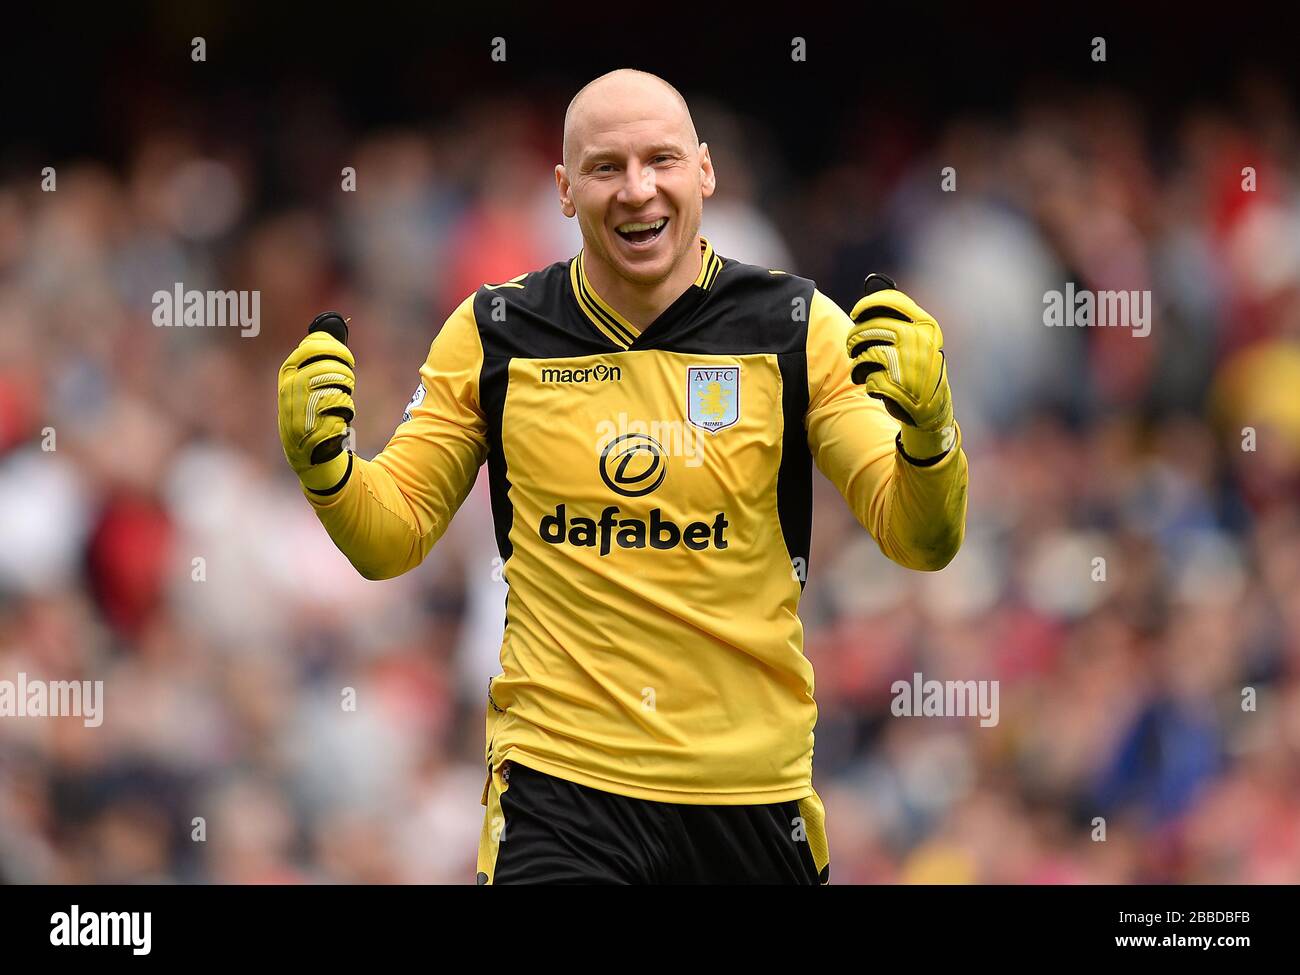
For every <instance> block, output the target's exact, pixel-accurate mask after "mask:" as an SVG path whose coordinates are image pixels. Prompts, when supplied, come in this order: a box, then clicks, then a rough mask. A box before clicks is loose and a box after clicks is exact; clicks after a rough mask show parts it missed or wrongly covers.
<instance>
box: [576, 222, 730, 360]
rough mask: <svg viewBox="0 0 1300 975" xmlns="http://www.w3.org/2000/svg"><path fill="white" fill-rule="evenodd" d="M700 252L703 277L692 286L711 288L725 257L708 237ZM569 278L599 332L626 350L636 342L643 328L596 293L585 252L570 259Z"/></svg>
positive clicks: (581, 306)
mask: <svg viewBox="0 0 1300 975" xmlns="http://www.w3.org/2000/svg"><path fill="white" fill-rule="evenodd" d="M700 253H701V255H702V256H703V258H704V259H703V260H702V261H701V262H700V273H699V276H698V277H696V279H695V283H694V284H692V285H691V287H692V288H699V289H700V290H701V291H708V290H709V289H710V288H712V287H713V282H714V281H716V280H717V277H718V272H719V271H721V270H722V258H720V257H719V256H718V255H717V254H715V253H714V252H713V245H712V244H710V243H709V241H708V238H707V237H700ZM569 281H570V282H571V283H572V285H573V297H574V299H575V300H576V301H577V302H578V308H579V309H581V311H582V313H583V314H584V315H586V316H587V319H588V320H589V321H590V322H591V324H592V325H594V326H595V328H596V330H597V331H598V332H600V333H601V334H602V335H603V336H605V338H607V339H609V340H610V341H611V342H613V343H614V344H615V345H616V346H618V347H619V348H620V349H626V348H628V347H629V346H630V345H631V344H632V343H633V342H635V341H636V338H637V336H638V335H639V334H640V330H639V329H637V327H636V326H635V325H633V324H632V323H631V322H629V321H628V320H627V319H626V318H624V317H623V316H622V315H620V314H619V313H618V312H616V311H615V310H614V309H613V308H611V307H610V306H609V304H607V303H606V301H605V299H603V298H602V297H601V296H600V295H598V294H596V289H595V288H593V287H592V286H591V282H590V281H588V280H587V272H586V271H585V270H583V267H582V251H579V252H578V256H577V257H575V258H574V259H573V260H572V261H570V262H569Z"/></svg>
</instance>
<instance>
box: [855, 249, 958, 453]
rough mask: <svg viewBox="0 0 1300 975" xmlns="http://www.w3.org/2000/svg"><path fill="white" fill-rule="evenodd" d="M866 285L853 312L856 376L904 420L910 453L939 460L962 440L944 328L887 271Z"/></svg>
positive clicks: (905, 448)
mask: <svg viewBox="0 0 1300 975" xmlns="http://www.w3.org/2000/svg"><path fill="white" fill-rule="evenodd" d="M863 290H864V294H863V296H862V298H861V300H859V301H858V303H857V304H856V305H854V306H853V312H852V314H851V315H850V316H849V317H850V318H852V319H853V327H852V328H850V329H849V336H848V342H847V348H848V352H849V358H850V359H852V360H853V373H852V378H853V381H854V382H855V383H857V384H859V385H862V386H865V387H866V391H867V395H868V396H874V397H875V398H876V399H878V400H882V401H883V402H884V404H885V409H887V410H888V411H889V413H890V415H891V416H892V417H893V418H894V419H896V420H898V421H899V423H901V424H902V425H903V429H902V431H901V432H900V434H899V443H900V446H901V448H902V451H903V456H904V457H906V458H907V459H908V460H911V461H923V462H924V461H929V462H931V463H934V462H937V461H938V460H939V459H940V458H941V457H942V456H943V455H944V454H946V453H947V452H948V451H949V450H951V449H952V445H953V443H954V442H955V440H956V426H955V423H954V420H953V415H952V392H951V391H950V390H949V389H948V368H947V362H946V360H945V357H944V354H943V332H942V330H941V329H940V328H939V323H938V322H936V321H935V320H934V319H933V318H932V317H931V316H930V314H929V313H928V312H927V311H926V310H925V309H924V308H922V307H921V306H920V305H918V304H917V303H916V302H914V301H913V300H912V299H911V298H909V297H908V296H907V295H905V294H903V292H901V291H899V290H898V289H897V286H896V285H895V284H894V282H893V281H891V280H890V279H889V278H887V277H885V276H884V275H883V274H872V275H869V276H868V277H867V280H866V282H865V283H864V285H863Z"/></svg>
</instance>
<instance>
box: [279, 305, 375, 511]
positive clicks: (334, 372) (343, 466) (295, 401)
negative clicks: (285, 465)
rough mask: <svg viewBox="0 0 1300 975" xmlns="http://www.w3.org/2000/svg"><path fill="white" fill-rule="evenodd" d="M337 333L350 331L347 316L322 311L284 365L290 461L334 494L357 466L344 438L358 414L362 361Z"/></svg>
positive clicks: (283, 419) (283, 434) (284, 430)
mask: <svg viewBox="0 0 1300 975" xmlns="http://www.w3.org/2000/svg"><path fill="white" fill-rule="evenodd" d="M334 319H337V321H334ZM331 332H333V333H334V334H331ZM336 335H340V336H343V337H346V335H347V326H346V324H345V323H344V321H343V319H342V317H341V316H340V315H338V313H337V312H327V313H325V314H324V315H320V316H318V317H317V319H316V321H314V322H313V323H312V331H310V332H308V334H307V337H306V338H305V339H303V340H302V341H301V342H299V343H298V347H297V348H296V349H294V350H293V352H291V353H289V358H287V359H285V360H284V365H282V366H280V443H281V444H283V446H284V456H285V458H286V459H287V460H288V461H289V466H290V467H292V468H293V469H294V471H295V472H296V473H297V474H298V479H299V480H300V481H302V484H303V486H304V487H306V488H307V489H308V490H309V491H311V492H313V493H315V494H332V493H333V492H334V491H336V490H338V489H339V488H341V487H342V486H343V485H344V483H346V481H347V478H348V475H349V474H350V473H351V472H352V454H351V452H345V451H344V450H343V441H344V438H345V437H346V436H347V428H348V424H349V423H351V422H352V418H353V417H354V416H355V415H356V408H355V406H354V405H353V402H352V393H353V391H354V390H355V388H356V377H355V376H354V374H353V371H352V370H353V368H354V367H355V365H356V363H355V361H354V360H353V358H352V353H351V352H350V351H349V350H348V347H347V346H346V345H344V344H343V342H341V341H339V339H338V338H336V337H335V336H336Z"/></svg>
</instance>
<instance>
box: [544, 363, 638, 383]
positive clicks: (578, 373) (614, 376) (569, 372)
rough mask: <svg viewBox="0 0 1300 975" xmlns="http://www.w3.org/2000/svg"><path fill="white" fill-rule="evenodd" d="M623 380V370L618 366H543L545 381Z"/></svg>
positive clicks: (603, 381) (585, 381)
mask: <svg viewBox="0 0 1300 975" xmlns="http://www.w3.org/2000/svg"><path fill="white" fill-rule="evenodd" d="M622 381H623V370H622V369H621V368H619V367H618V366H607V365H605V364H604V363H602V364H600V365H598V366H588V367H586V368H585V369H552V368H550V367H545V366H544V367H543V368H542V382H544V383H590V382H597V383H607V382H608V383H617V382H622Z"/></svg>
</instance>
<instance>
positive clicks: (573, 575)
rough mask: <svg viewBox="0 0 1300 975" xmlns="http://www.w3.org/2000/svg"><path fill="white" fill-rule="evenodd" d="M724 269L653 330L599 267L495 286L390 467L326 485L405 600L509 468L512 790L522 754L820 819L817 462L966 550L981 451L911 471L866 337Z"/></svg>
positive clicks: (905, 533) (864, 506)
mask: <svg viewBox="0 0 1300 975" xmlns="http://www.w3.org/2000/svg"><path fill="white" fill-rule="evenodd" d="M700 247H701V251H702V256H703V261H702V265H701V270H700V274H699V277H698V278H697V279H696V281H695V283H694V284H693V285H692V286H691V287H690V288H688V289H687V291H686V292H685V293H684V294H682V295H681V297H680V298H678V299H677V300H676V301H675V302H674V303H673V304H672V305H671V306H670V307H669V308H668V309H667V310H665V311H664V312H663V314H662V315H660V316H659V318H657V319H656V320H655V321H654V322H653V323H652V324H650V325H649V326H647V327H646V328H645V329H644V330H643V331H639V332H638V330H637V329H636V328H635V327H633V326H632V325H631V324H630V323H629V322H628V321H627V320H626V319H624V318H623V317H622V316H621V315H620V314H619V313H618V312H617V311H615V310H614V309H613V308H612V307H610V306H609V305H608V304H607V303H606V302H605V301H603V300H602V299H601V297H600V296H599V295H598V294H596V293H595V291H594V290H593V289H592V287H591V285H590V283H589V282H588V280H587V277H586V275H585V273H584V271H583V264H582V255H581V254H579V255H578V256H577V257H575V258H573V259H572V260H570V261H563V262H559V263H556V264H553V265H551V266H549V267H547V268H544V269H542V270H539V271H534V272H531V273H529V274H524V275H520V276H519V277H517V278H514V279H513V280H511V281H508V282H506V283H503V284H493V285H484V286H483V287H481V288H479V290H478V291H477V292H476V293H474V294H473V295H470V296H469V297H468V298H466V299H465V300H464V301H463V302H462V303H461V305H460V306H459V307H458V308H457V309H456V310H455V311H454V312H453V313H452V315H451V317H450V318H448V319H447V321H446V323H445V325H444V326H443V328H442V330H441V331H440V332H439V333H438V335H437V337H436V338H435V339H434V340H433V343H432V345H431V346H430V349H429V355H428V358H427V360H426V361H425V363H424V365H423V367H422V368H421V369H420V384H419V387H418V388H417V390H416V393H415V395H414V396H413V397H412V400H411V403H410V405H409V406H408V408H407V412H406V414H405V415H404V417H403V420H402V422H401V423H400V424H399V425H398V426H397V429H396V432H395V433H394V434H393V437H392V439H391V440H390V441H389V443H388V445H387V446H386V447H385V448H384V450H383V451H382V452H381V453H380V454H379V455H378V456H376V457H375V458H374V459H373V460H369V461H366V460H364V459H362V458H359V457H353V458H352V459H351V465H352V466H351V473H350V476H349V477H348V479H347V481H346V482H345V484H344V485H343V487H342V488H341V489H338V490H337V491H335V492H334V493H333V494H329V495H326V496H321V495H316V494H313V493H311V492H309V491H306V490H305V489H304V493H305V494H306V495H307V497H308V498H309V499H310V500H311V503H312V505H313V507H314V508H315V510H316V513H317V515H318V516H319V518H320V520H321V522H322V523H323V524H324V526H325V528H326V529H327V530H328V531H329V533H330V535H331V537H332V538H333V539H334V541H335V543H336V544H337V545H338V547H339V548H340V549H341V550H342V551H343V552H344V554H345V555H347V557H348V558H349V560H351V562H352V564H353V565H354V566H356V568H357V569H358V571H360V572H361V574H362V575H363V576H365V577H366V578H368V579H386V578H390V577H392V576H396V575H399V574H401V573H403V572H406V571H408V570H410V569H412V568H414V567H415V566H417V565H418V564H419V563H420V561H421V560H422V559H423V558H424V556H425V555H426V554H427V553H428V551H429V549H430V548H431V547H432V546H433V544H434V543H435V542H436V541H437V540H438V539H439V538H440V537H441V536H442V534H443V532H444V531H445V530H446V528H447V525H448V522H449V521H450V520H451V518H452V516H453V515H454V514H455V512H456V510H457V509H458V508H459V506H460V505H461V503H462V502H463V501H464V500H465V497H466V495H467V494H468V493H469V490H470V488H471V487H472V485H473V483H474V480H475V478H476V475H477V472H478V469H479V467H480V465H481V464H483V463H484V461H486V462H487V465H488V473H489V480H490V488H491V500H492V514H493V520H494V523H495V533H496V543H497V546H498V547H499V549H500V555H501V558H502V559H503V560H504V576H505V580H506V582H507V584H508V595H507V597H506V606H505V611H506V626H505V635H504V639H503V643H502V646H501V670H502V673H501V674H500V675H499V676H497V677H496V678H494V679H493V680H492V682H491V684H490V686H489V689H488V700H487V702H485V710H486V714H487V760H488V766H489V778H490V774H491V771H492V770H493V769H495V768H499V767H500V764H501V763H502V762H503V761H505V760H507V759H511V758H513V759H516V760H518V761H519V762H521V763H522V764H524V765H528V766H530V767H532V768H535V769H537V770H538V771H541V772H545V773H548V774H551V775H555V776H558V777H560V778H563V779H568V780H571V781H574V782H578V783H580V784H583V785H586V786H590V787H592V788H596V789H602V790H605V791H608V792H614V793H619V794H622V795H627V796H633V797H638V798H643V799H653V800H660V801H667V802H680V803H703V804H730V803H736V804H739V803H772V802H784V801H788V800H792V799H800V798H803V797H806V796H808V795H810V794H812V753H813V726H814V724H815V723H816V719H817V707H816V704H815V703H814V699H813V671H812V667H811V665H810V664H809V662H808V660H807V659H806V658H805V657H804V654H803V627H802V625H801V623H800V621H799V616H798V607H799V598H800V594H801V592H802V590H803V586H804V584H805V582H806V580H807V578H808V568H809V566H808V547H809V536H810V533H811V527H812V476H813V475H812V468H813V465H814V463H815V464H816V466H817V467H818V468H819V469H820V470H821V471H822V473H823V474H825V475H826V477H828V478H829V479H830V480H831V482H832V483H833V484H834V485H835V486H836V488H838V489H839V491H840V493H841V494H842V495H843V496H844V498H845V500H846V501H847V502H848V504H849V506H850V507H851V508H852V510H853V512H854V514H855V515H856V516H857V519H858V521H859V522H860V523H861V524H862V525H863V526H864V527H865V528H866V529H867V530H868V531H869V532H870V533H871V535H872V536H873V538H874V539H875V540H876V542H877V544H878V545H879V546H880V548H881V550H882V551H883V552H884V553H885V554H886V555H887V556H888V557H889V558H891V559H893V560H894V561H896V562H898V563H901V564H902V565H905V566H909V567H911V568H916V569H937V568H941V567H942V566H943V565H945V564H946V563H947V562H948V561H949V560H950V559H951V558H952V555H953V553H955V552H956V550H957V548H958V547H959V546H960V544H961V540H962V536H963V532H964V524H965V512H966V485H967V463H966V458H965V455H964V454H963V452H962V449H961V440H960V431H959V432H958V440H957V445H956V446H955V447H954V448H953V449H952V450H951V451H950V452H949V453H948V454H946V455H945V456H944V457H943V458H942V459H941V460H940V461H939V462H937V463H934V464H931V465H930V466H918V465H914V464H912V463H911V462H910V461H908V460H907V459H905V458H904V457H903V456H901V454H900V453H899V451H898V450H897V449H896V436H897V434H898V430H899V426H898V423H897V422H896V421H895V420H894V419H893V418H892V417H891V416H890V415H889V414H888V412H886V410H885V409H884V407H883V406H882V404H881V403H880V402H879V401H878V400H875V399H872V398H871V397H868V396H867V395H866V394H865V393H864V391H863V389H862V387H860V386H855V385H853V383H852V382H851V381H850V379H849V365H850V362H849V359H848V355H847V352H846V350H845V337H846V334H847V331H848V328H849V325H850V322H849V319H848V316H847V315H845V314H844V312H843V311H842V310H841V309H840V308H839V307H838V306H836V305H835V304H834V302H832V301H831V300H829V299H828V298H826V297H825V296H824V295H822V294H821V293H820V292H819V291H817V290H816V288H815V286H814V284H813V282H812V281H810V280H808V279H806V278H801V277H797V276H795V275H792V274H787V273H784V272H781V271H774V270H768V269H767V268H760V267H753V266H750V265H746V264H742V263H739V262H737V261H734V260H730V259H727V258H723V257H720V256H719V255H717V254H715V253H714V251H713V249H712V247H711V246H710V245H709V243H708V241H707V240H706V239H704V238H701V239H700ZM862 584H863V585H870V584H871V580H870V579H864V580H862Z"/></svg>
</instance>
